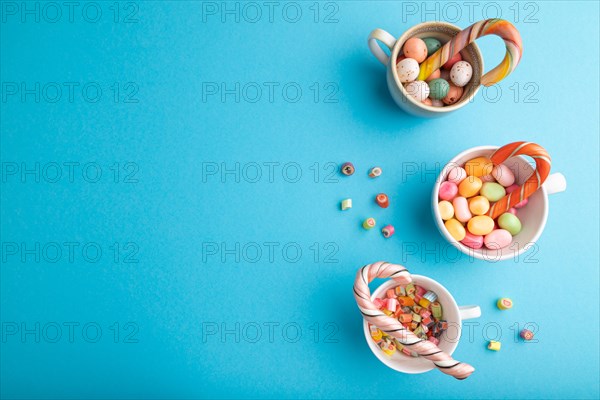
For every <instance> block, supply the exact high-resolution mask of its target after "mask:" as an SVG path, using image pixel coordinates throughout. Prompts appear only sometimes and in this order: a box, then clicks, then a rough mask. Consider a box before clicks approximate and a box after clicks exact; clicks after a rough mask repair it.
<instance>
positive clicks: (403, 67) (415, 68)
mask: <svg viewBox="0 0 600 400" xmlns="http://www.w3.org/2000/svg"><path fill="white" fill-rule="evenodd" d="M396 71H397V72H398V79H400V82H402V83H408V82H412V81H414V80H415V79H417V76H419V63H418V62H417V61H416V60H415V59H413V58H405V59H404V60H402V61H400V62H399V63H398V64H396Z"/></svg>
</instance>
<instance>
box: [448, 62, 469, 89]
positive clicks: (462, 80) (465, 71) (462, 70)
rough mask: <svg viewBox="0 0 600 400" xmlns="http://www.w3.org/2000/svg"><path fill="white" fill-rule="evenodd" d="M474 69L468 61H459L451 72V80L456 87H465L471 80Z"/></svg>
mask: <svg viewBox="0 0 600 400" xmlns="http://www.w3.org/2000/svg"><path fill="white" fill-rule="evenodd" d="M472 76H473V67H471V64H469V63H468V62H466V61H458V62H457V63H456V64H454V65H453V66H452V69H451V70H450V80H451V81H452V83H454V84H455V85H456V86H460V87H463V86H465V85H466V84H467V83H469V81H470V80H471V77H472Z"/></svg>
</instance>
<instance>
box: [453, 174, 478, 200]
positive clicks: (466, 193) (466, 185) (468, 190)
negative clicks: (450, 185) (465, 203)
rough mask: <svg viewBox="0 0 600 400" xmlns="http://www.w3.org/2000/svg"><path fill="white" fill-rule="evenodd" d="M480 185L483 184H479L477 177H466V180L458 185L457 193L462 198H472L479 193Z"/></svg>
mask: <svg viewBox="0 0 600 400" xmlns="http://www.w3.org/2000/svg"><path fill="white" fill-rule="evenodd" d="M482 185H483V182H481V179H479V178H478V177H476V176H468V177H467V178H466V179H463V181H462V182H461V183H460V185H458V193H459V194H460V195H461V196H462V197H466V198H469V197H473V196H475V195H476V194H477V193H479V189H481V186H482Z"/></svg>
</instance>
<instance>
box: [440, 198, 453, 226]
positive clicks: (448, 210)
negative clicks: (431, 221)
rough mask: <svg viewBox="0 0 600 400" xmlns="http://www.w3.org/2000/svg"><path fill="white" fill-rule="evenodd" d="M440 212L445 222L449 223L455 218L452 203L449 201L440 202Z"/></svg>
mask: <svg viewBox="0 0 600 400" xmlns="http://www.w3.org/2000/svg"><path fill="white" fill-rule="evenodd" d="M438 210H439V212H440V216H441V217H442V219H443V220H444V221H447V220H449V219H450V218H452V217H454V207H453V206H452V203H450V202H449V201H448V200H442V201H440V202H439V203H438Z"/></svg>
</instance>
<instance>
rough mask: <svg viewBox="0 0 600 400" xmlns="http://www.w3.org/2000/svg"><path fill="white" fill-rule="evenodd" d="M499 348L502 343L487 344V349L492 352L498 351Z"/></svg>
mask: <svg viewBox="0 0 600 400" xmlns="http://www.w3.org/2000/svg"><path fill="white" fill-rule="evenodd" d="M501 346H502V343H500V342H497V341H495V340H490V342H489V343H488V349H490V350H494V351H500V347H501Z"/></svg>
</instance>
